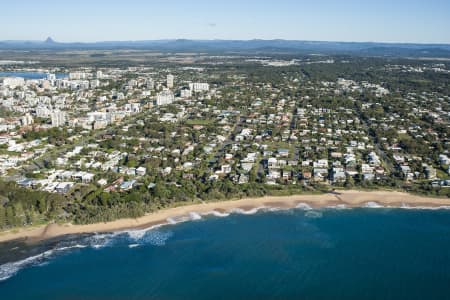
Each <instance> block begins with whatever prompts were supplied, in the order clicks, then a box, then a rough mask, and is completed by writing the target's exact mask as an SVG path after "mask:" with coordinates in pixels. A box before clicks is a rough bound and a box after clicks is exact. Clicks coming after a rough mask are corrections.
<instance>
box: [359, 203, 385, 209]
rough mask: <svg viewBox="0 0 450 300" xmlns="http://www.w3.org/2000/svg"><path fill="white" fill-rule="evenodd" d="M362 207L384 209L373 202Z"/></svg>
mask: <svg viewBox="0 0 450 300" xmlns="http://www.w3.org/2000/svg"><path fill="white" fill-rule="evenodd" d="M364 207H367V208H384V206H383V205H380V204H379V203H377V202H374V201H370V202H367V203H366V204H365V205H364Z"/></svg>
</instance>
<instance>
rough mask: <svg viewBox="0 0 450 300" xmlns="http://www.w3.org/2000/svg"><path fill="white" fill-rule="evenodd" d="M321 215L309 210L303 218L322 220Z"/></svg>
mask: <svg viewBox="0 0 450 300" xmlns="http://www.w3.org/2000/svg"><path fill="white" fill-rule="evenodd" d="M322 216H323V214H322V213H321V212H320V211H314V210H309V211H307V212H306V213H305V217H307V218H310V219H319V218H322Z"/></svg>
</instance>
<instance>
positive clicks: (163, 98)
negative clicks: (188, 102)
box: [156, 90, 175, 105]
mask: <svg viewBox="0 0 450 300" xmlns="http://www.w3.org/2000/svg"><path fill="white" fill-rule="evenodd" d="M174 100H175V96H174V95H173V93H172V92H171V91H169V90H164V91H162V92H161V93H158V95H157V96H156V105H167V104H171V103H172V102H173V101H174Z"/></svg>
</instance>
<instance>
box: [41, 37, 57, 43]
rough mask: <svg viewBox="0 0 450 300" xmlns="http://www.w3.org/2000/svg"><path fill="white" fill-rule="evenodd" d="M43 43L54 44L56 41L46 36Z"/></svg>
mask: <svg viewBox="0 0 450 300" xmlns="http://www.w3.org/2000/svg"><path fill="white" fill-rule="evenodd" d="M44 43H45V44H56V42H55V41H54V40H53V39H52V38H51V37H48V38H47V39H46V40H45V42H44Z"/></svg>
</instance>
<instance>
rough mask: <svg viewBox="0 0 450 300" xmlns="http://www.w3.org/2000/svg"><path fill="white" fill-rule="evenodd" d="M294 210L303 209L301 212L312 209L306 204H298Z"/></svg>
mask: <svg viewBox="0 0 450 300" xmlns="http://www.w3.org/2000/svg"><path fill="white" fill-rule="evenodd" d="M295 208H297V209H303V210H312V209H313V208H312V207H311V206H310V205H309V204H306V203H299V204H297V206H296V207H295Z"/></svg>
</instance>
